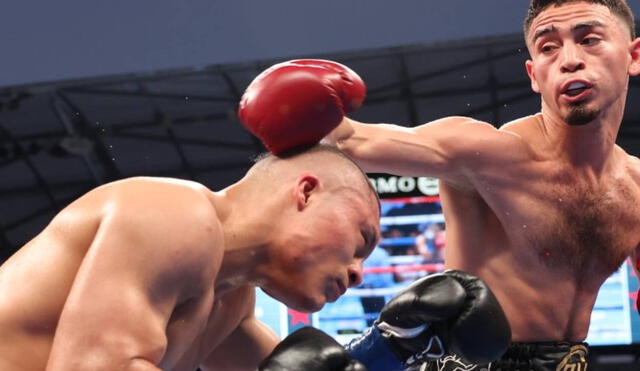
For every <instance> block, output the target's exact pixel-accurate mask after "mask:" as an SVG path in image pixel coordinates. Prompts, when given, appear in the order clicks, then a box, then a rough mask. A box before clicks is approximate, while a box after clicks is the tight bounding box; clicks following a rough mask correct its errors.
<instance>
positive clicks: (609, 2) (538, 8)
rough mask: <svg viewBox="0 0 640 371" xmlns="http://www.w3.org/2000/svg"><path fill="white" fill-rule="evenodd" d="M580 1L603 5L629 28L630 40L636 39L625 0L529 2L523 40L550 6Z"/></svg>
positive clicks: (535, 0)
mask: <svg viewBox="0 0 640 371" xmlns="http://www.w3.org/2000/svg"><path fill="white" fill-rule="evenodd" d="M578 1H582V2H585V3H591V4H599V5H604V6H606V7H607V8H609V10H610V11H611V13H612V14H615V15H617V16H618V17H619V18H620V19H622V20H623V21H624V23H625V24H626V25H627V27H629V30H630V34H631V39H632V40H633V39H635V38H636V23H635V20H634V18H633V12H632V11H631V9H629V5H627V2H626V0H531V2H530V3H529V11H528V12H527V17H526V18H525V20H524V38H525V40H526V39H527V35H528V34H529V29H530V28H531V23H533V20H534V19H535V18H536V17H537V16H538V15H539V14H540V13H542V11H544V10H545V9H547V8H548V7H550V6H551V5H555V6H561V5H564V4H567V3H575V2H578Z"/></svg>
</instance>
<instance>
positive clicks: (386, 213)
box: [256, 177, 640, 346]
mask: <svg viewBox="0 0 640 371" xmlns="http://www.w3.org/2000/svg"><path fill="white" fill-rule="evenodd" d="M372 183H373V184H374V185H375V186H376V189H377V190H378V193H379V194H380V197H381V206H382V217H381V233H382V239H381V240H380V243H379V245H378V246H376V248H375V249H374V251H373V253H372V254H371V256H370V257H369V258H368V259H367V260H366V262H365V264H364V280H363V283H362V285H360V286H359V287H357V288H351V289H349V290H347V292H346V293H345V295H344V296H343V297H341V298H340V299H339V300H338V301H336V302H335V303H328V304H326V305H325V306H324V308H323V309H322V310H321V311H320V312H318V313H314V314H305V313H298V312H295V311H292V310H289V309H287V308H285V307H284V305H282V304H279V303H277V302H275V301H274V300H273V299H271V298H269V297H268V296H266V295H265V294H264V293H262V292H260V290H258V291H259V294H258V299H257V309H256V313H257V315H258V317H259V318H261V319H262V320H263V321H265V322H266V323H267V324H268V325H269V326H271V327H272V328H273V329H274V330H275V331H276V332H277V333H278V334H279V335H280V336H281V337H284V336H286V335H287V334H288V333H290V332H292V331H294V330H295V329H297V328H299V327H302V326H308V325H311V326H314V327H317V328H319V329H321V330H323V331H325V332H327V333H328V334H330V335H332V336H334V337H335V338H336V339H337V340H338V341H339V342H340V343H347V342H348V341H349V340H351V339H352V338H353V337H355V336H358V335H359V334H360V333H361V332H362V331H364V330H365V329H366V328H367V327H368V326H370V325H371V324H372V322H373V321H374V320H375V319H376V318H377V317H378V313H379V311H380V309H381V308H382V306H383V305H384V304H385V302H386V301H388V300H389V299H390V298H391V297H392V296H393V295H394V294H395V293H397V292H398V291H399V290H402V289H403V288H404V287H406V286H407V285H409V284H410V283H411V282H413V281H414V280H416V279H418V278H420V277H424V276H426V275H429V274H432V273H435V272H441V271H442V270H443V269H444V261H443V258H444V250H445V249H446V224H445V220H444V216H443V214H442V207H441V204H440V198H439V197H438V195H437V181H436V180H435V179H428V178H398V177H382V178H380V177H378V178H372ZM637 290H638V281H637V279H636V277H635V275H634V273H633V269H632V268H631V266H630V264H629V263H628V262H625V263H624V264H623V265H622V266H621V267H620V269H618V271H616V272H615V273H614V274H612V275H611V276H610V277H609V278H608V279H607V281H606V282H605V283H604V284H603V286H602V287H601V289H600V292H599V294H598V298H597V300H596V303H595V307H594V310H593V313H592V315H591V326H590V328H589V335H588V337H587V342H588V343H590V344H591V345H594V346H598V345H627V344H631V343H640V315H639V314H638V312H637V310H636V308H635V295H636V294H635V293H636V292H637Z"/></svg>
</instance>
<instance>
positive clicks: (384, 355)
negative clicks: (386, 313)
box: [345, 326, 404, 371]
mask: <svg viewBox="0 0 640 371" xmlns="http://www.w3.org/2000/svg"><path fill="white" fill-rule="evenodd" d="M345 348H346V349H347V352H349V354H350V355H351V358H353V359H357V360H358V361H360V362H361V363H362V364H363V365H365V366H366V367H367V370H369V371H401V370H404V366H403V364H402V362H401V361H400V360H399V359H398V357H397V356H396V355H395V354H394V353H393V351H392V350H391V348H390V347H389V344H387V342H386V341H385V339H384V337H383V336H382V334H381V332H380V330H379V329H378V328H377V327H376V326H371V327H369V328H368V329H367V330H366V331H365V332H364V333H363V334H362V336H360V337H359V338H356V339H353V340H352V341H351V342H350V343H349V344H347V345H346V346H345Z"/></svg>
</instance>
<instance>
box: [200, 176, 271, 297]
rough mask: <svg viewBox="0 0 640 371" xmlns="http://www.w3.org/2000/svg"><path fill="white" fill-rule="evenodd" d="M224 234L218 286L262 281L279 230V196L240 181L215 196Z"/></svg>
mask: <svg viewBox="0 0 640 371" xmlns="http://www.w3.org/2000/svg"><path fill="white" fill-rule="evenodd" d="M212 199H213V203H214V206H215V208H216V211H217V213H218V217H219V220H220V224H221V226H222V231H223V236H224V256H223V260H222V265H221V267H220V271H219V274H218V276H217V278H216V288H217V289H222V290H231V289H234V288H237V287H239V286H244V285H248V284H249V285H254V286H258V285H259V284H260V274H259V272H260V271H261V267H262V266H264V265H266V264H267V263H268V256H269V247H270V246H271V244H272V242H273V240H274V239H275V238H276V237H277V235H278V231H279V225H280V224H281V223H279V220H281V218H280V216H281V215H280V214H281V213H282V210H283V207H282V205H281V202H280V200H279V198H278V197H277V196H276V195H275V194H273V192H269V191H268V190H266V189H258V188H257V187H256V184H255V183H253V182H243V181H240V182H238V183H236V184H234V185H232V186H230V187H228V188H226V189H224V190H223V191H221V192H216V193H215V194H214V195H213V198H212Z"/></svg>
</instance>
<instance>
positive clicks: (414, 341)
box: [347, 270, 511, 371]
mask: <svg viewBox="0 0 640 371" xmlns="http://www.w3.org/2000/svg"><path fill="white" fill-rule="evenodd" d="M510 340H511V330H510V327H509V322H508V321H507V318H506V316H505V314H504V312H503V311H502V308H501V307H500V304H499V303H498V301H497V299H496V298H495V296H494V295H493V293H492V292H491V289H489V287H488V286H487V285H486V284H485V283H484V282H483V281H482V280H481V279H479V278H478V277H475V276H473V275H470V274H468V273H464V272H461V271H454V270H448V271H445V272H444V273H441V274H433V275H430V276H427V277H424V278H422V279H420V280H417V281H416V282H414V283H413V284H411V285H410V286H409V287H407V288H406V289H405V290H403V291H402V292H400V293H399V294H397V295H396V296H394V297H393V298H392V299H391V300H390V301H389V302H388V303H387V304H386V305H385V306H384V308H383V309H382V311H381V312H380V317H379V318H378V320H376V322H375V324H374V325H373V326H372V327H371V328H370V329H369V330H368V331H367V332H366V333H365V335H364V336H363V337H361V338H359V339H356V340H354V341H352V342H351V343H350V344H349V345H348V346H347V349H348V350H349V352H350V353H351V356H352V357H353V358H355V359H358V360H360V361H361V362H362V363H364V364H365V365H366V366H367V367H368V368H369V370H370V371H378V370H379V371H383V370H401V369H403V368H404V367H405V366H411V365H413V364H415V363H417V362H420V361H423V360H426V359H437V358H440V357H442V356H444V355H445V354H450V353H454V354H456V355H458V356H460V357H462V358H464V359H466V360H468V361H471V362H475V363H487V362H491V361H492V360H494V359H497V358H499V357H500V356H501V355H502V353H503V352H504V351H505V350H506V349H507V346H508V345H509V341H510Z"/></svg>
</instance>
